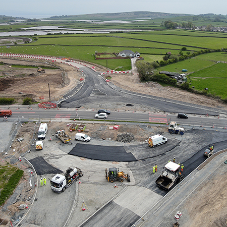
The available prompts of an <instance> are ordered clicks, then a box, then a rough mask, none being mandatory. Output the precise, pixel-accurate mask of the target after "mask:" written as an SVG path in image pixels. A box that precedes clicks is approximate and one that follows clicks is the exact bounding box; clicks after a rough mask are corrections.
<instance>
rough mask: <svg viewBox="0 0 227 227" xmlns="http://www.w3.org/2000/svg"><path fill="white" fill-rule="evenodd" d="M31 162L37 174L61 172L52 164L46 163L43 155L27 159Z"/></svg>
mask: <svg viewBox="0 0 227 227" xmlns="http://www.w3.org/2000/svg"><path fill="white" fill-rule="evenodd" d="M29 162H31V164H32V165H33V166H34V168H35V170H36V173H37V175H44V174H57V173H62V171H61V170H60V169H57V168H55V167H53V166H52V165H50V164H48V163H47V162H46V161H45V160H44V158H43V157H40V156H39V157H36V158H33V159H31V160H29Z"/></svg>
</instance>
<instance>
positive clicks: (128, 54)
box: [118, 50, 140, 58]
mask: <svg viewBox="0 0 227 227" xmlns="http://www.w3.org/2000/svg"><path fill="white" fill-rule="evenodd" d="M118 56H121V57H124V58H125V57H130V58H134V57H140V53H138V52H135V53H134V52H133V51H131V50H123V51H121V52H120V53H119V54H118Z"/></svg>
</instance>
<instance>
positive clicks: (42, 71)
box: [37, 67, 45, 73]
mask: <svg viewBox="0 0 227 227" xmlns="http://www.w3.org/2000/svg"><path fill="white" fill-rule="evenodd" d="M37 72H38V73H45V69H43V68H41V67H38V69H37Z"/></svg>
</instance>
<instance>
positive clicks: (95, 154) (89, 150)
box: [69, 143, 137, 162]
mask: <svg viewBox="0 0 227 227" xmlns="http://www.w3.org/2000/svg"><path fill="white" fill-rule="evenodd" d="M69 154H70V155H75V156H79V157H83V158H89V159H94V160H101V161H115V162H134V161H137V159H136V158H135V157H134V155H133V154H132V153H131V152H129V153H127V152H126V151H125V148H124V147H123V146H101V145H90V144H81V143H77V144H76V146H75V147H74V148H73V149H72V150H71V151H70V152H69Z"/></svg>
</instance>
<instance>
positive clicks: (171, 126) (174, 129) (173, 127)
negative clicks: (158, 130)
mask: <svg viewBox="0 0 227 227" xmlns="http://www.w3.org/2000/svg"><path fill="white" fill-rule="evenodd" d="M168 131H169V133H171V134H178V133H179V134H180V135H184V128H181V127H178V126H177V122H175V121H171V122H170V124H169V129H168Z"/></svg>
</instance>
